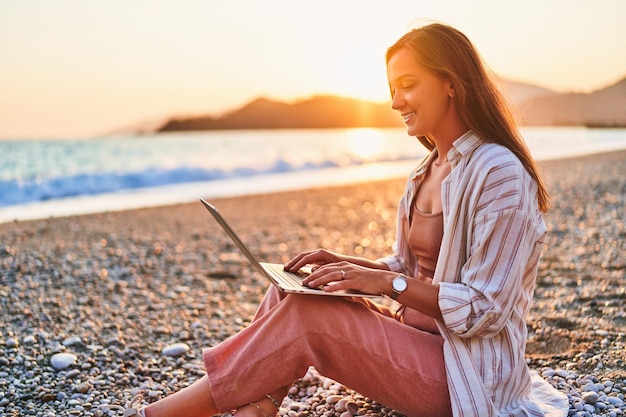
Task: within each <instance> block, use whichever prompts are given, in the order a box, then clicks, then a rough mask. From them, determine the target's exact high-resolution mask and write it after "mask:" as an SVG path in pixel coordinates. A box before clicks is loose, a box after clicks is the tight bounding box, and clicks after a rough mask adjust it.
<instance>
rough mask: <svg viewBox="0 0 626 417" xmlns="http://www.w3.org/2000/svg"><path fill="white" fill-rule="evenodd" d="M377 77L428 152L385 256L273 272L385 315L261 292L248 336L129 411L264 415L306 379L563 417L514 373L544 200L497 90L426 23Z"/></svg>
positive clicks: (480, 411) (431, 408) (389, 400)
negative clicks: (379, 297) (313, 375)
mask: <svg viewBox="0 0 626 417" xmlns="http://www.w3.org/2000/svg"><path fill="white" fill-rule="evenodd" d="M387 76H388V81H389V87H390V91H391V96H392V99H393V101H392V107H393V108H394V109H395V110H397V111H398V112H399V113H400V114H401V115H402V117H403V118H404V121H405V123H406V126H407V130H408V133H409V135H411V136H416V137H417V138H418V139H419V140H420V141H421V142H422V143H423V144H424V145H425V146H426V147H427V148H428V149H429V150H430V151H431V152H430V154H429V155H428V156H427V157H426V158H425V159H424V160H423V161H421V162H420V163H419V165H418V166H417V168H416V169H415V170H414V172H413V173H412V174H411V176H410V178H409V180H408V182H407V186H406V190H405V193H404V195H403V197H402V199H401V200H400V205H399V208H398V223H397V224H398V228H397V241H396V245H395V253H394V254H392V255H390V256H388V257H386V258H383V259H379V260H375V261H373V260H367V259H362V258H355V257H350V256H346V255H341V254H336V253H331V252H328V251H326V250H323V249H318V250H314V251H311V252H304V253H301V254H299V255H297V256H296V257H295V258H293V259H292V260H291V261H289V262H288V263H287V264H286V265H285V268H286V269H287V270H292V271H295V270H298V269H299V268H301V267H302V266H304V265H307V264H309V265H315V266H316V267H315V268H314V272H313V273H312V274H311V275H310V276H309V277H308V278H307V279H306V282H307V283H308V285H310V286H319V285H322V284H326V287H325V288H326V289H327V290H328V291H336V290H341V289H354V290H359V291H362V292H365V293H371V294H384V295H386V296H389V297H392V298H394V299H396V300H397V301H398V302H399V303H400V304H401V305H402V306H403V307H402V308H401V309H400V310H399V312H398V314H394V312H392V311H390V309H388V308H386V307H383V306H380V305H376V304H374V303H372V302H370V301H362V300H361V301H359V300H354V299H341V298H338V297H317V296H307V295H285V294H281V293H279V292H278V290H276V289H275V288H273V287H272V288H270V290H269V291H268V293H267V294H266V296H265V298H264V300H263V301H262V303H261V305H260V307H259V310H258V312H257V314H256V316H255V318H254V320H253V322H252V323H251V325H250V326H249V327H248V328H246V329H244V330H243V331H241V332H240V333H238V334H236V335H234V336H233V337H231V338H229V339H228V340H226V341H225V342H223V343H221V344H220V345H218V346H217V347H215V348H211V349H208V350H206V351H205V352H204V354H203V359H204V362H205V366H206V369H207V375H206V376H205V377H203V378H201V379H200V380H199V381H197V382H196V383H194V384H193V385H191V386H190V387H188V388H186V389H184V390H182V391H180V392H178V393H176V394H174V395H173V396H171V397H168V398H165V399H163V400H161V401H158V402H156V403H154V404H151V405H150V406H148V407H147V408H145V409H144V410H142V411H141V413H143V412H145V415H146V416H148V417H158V416H175V415H185V416H210V415H213V414H216V413H219V412H224V411H226V410H233V409H236V411H235V415H236V416H255V417H265V416H270V415H275V414H276V413H277V410H278V406H279V403H280V401H281V399H282V398H283V397H284V396H285V395H286V392H287V389H288V387H289V386H290V385H291V384H292V383H293V382H294V381H295V380H297V379H298V378H300V377H301V376H303V375H304V373H305V372H306V370H307V369H308V367H309V366H314V367H315V368H316V369H317V370H318V371H319V372H320V373H321V374H323V375H325V376H328V377H330V378H332V379H334V380H336V381H339V382H341V383H343V384H345V385H346V386H349V387H350V388H352V389H354V390H356V391H357V392H360V393H361V394H364V395H367V396H369V397H371V398H373V399H374V400H376V401H378V402H381V403H383V404H385V405H387V406H389V407H393V408H394V409H395V410H397V411H399V412H402V413H404V414H406V415H409V416H429V417H432V416H450V415H453V416H481V417H484V416H504V415H506V416H518V415H519V416H522V415H524V416H541V415H545V414H551V415H566V413H567V399H566V398H565V396H564V395H562V394H560V393H558V392H557V391H556V390H554V389H553V388H552V387H551V386H549V385H548V384H547V383H545V382H543V381H542V380H541V379H540V378H534V380H535V381H534V382H533V378H531V373H530V372H529V370H528V368H527V365H526V362H525V360H524V349H525V339H526V324H525V319H526V316H527V314H528V311H529V309H530V304H531V299H532V293H533V289H534V285H535V278H536V274H537V266H538V260H539V256H540V251H541V248H542V246H543V243H544V237H545V235H546V228H545V225H544V222H543V217H542V213H543V212H546V211H547V209H548V194H547V192H546V190H545V187H544V185H543V182H542V180H541V177H540V176H539V173H538V170H537V168H536V166H535V164H534V162H533V160H532V158H531V156H530V153H529V151H528V149H527V148H526V146H525V144H524V142H523V140H522V139H521V137H520V135H519V133H518V132H517V130H516V128H515V125H514V122H513V120H512V118H511V115H510V112H509V110H508V109H507V107H506V105H505V103H504V101H503V99H502V97H501V95H500V93H499V91H498V89H497V88H496V86H495V85H494V83H493V82H492V81H491V80H490V78H489V77H488V74H487V71H486V70H485V68H484V66H483V64H482V62H481V60H480V57H479V55H478V53H477V52H476V50H475V49H474V47H473V45H472V44H471V43H470V41H469V40H468V39H467V38H466V37H465V36H464V35H463V34H462V33H460V32H459V31H457V30H456V29H453V28H451V27H449V26H445V25H441V24H431V25H428V26H425V27H422V28H419V29H415V30H413V31H411V32H409V33H407V34H406V35H404V36H403V37H402V38H401V39H399V40H398V41H397V42H396V43H395V44H394V45H393V46H392V47H391V48H389V50H388V52H387ZM372 376H375V379H374V380H373V379H372ZM537 398H541V400H538V399H537ZM563 407H564V408H563ZM127 413H128V415H134V414H132V413H134V411H130V412H127ZM138 415H140V414H138Z"/></svg>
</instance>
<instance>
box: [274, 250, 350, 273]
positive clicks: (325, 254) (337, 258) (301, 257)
mask: <svg viewBox="0 0 626 417" xmlns="http://www.w3.org/2000/svg"><path fill="white" fill-rule="evenodd" d="M341 261H347V257H344V256H343V255H339V254H338V253H334V252H330V251H327V250H325V249H316V250H312V251H308V252H301V253H299V254H298V255H296V257H294V258H293V259H292V260H290V261H289V262H287V263H286V264H285V271H291V272H296V271H299V270H300V268H302V267H303V266H306V265H311V267H312V270H313V271H315V270H316V269H317V268H319V267H320V266H322V265H326V264H331V263H336V262H341Z"/></svg>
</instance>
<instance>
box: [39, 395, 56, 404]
mask: <svg viewBox="0 0 626 417" xmlns="http://www.w3.org/2000/svg"><path fill="white" fill-rule="evenodd" d="M54 399H55V397H54V395H52V394H51V393H49V392H46V393H45V394H44V395H42V396H41V401H43V402H44V403H48V402H50V401H54Z"/></svg>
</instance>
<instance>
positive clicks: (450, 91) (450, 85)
mask: <svg viewBox="0 0 626 417" xmlns="http://www.w3.org/2000/svg"><path fill="white" fill-rule="evenodd" d="M454 95H455V93H454V86H453V85H452V81H450V80H448V97H450V98H454Z"/></svg>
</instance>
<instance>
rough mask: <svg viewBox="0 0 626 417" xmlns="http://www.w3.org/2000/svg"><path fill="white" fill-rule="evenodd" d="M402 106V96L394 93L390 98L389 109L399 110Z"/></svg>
mask: <svg viewBox="0 0 626 417" xmlns="http://www.w3.org/2000/svg"><path fill="white" fill-rule="evenodd" d="M403 105H404V98H403V97H402V94H400V93H399V92H397V91H396V92H395V93H394V94H393V96H392V98H391V108H392V109H394V110H400V109H401V108H402V106H403Z"/></svg>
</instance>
